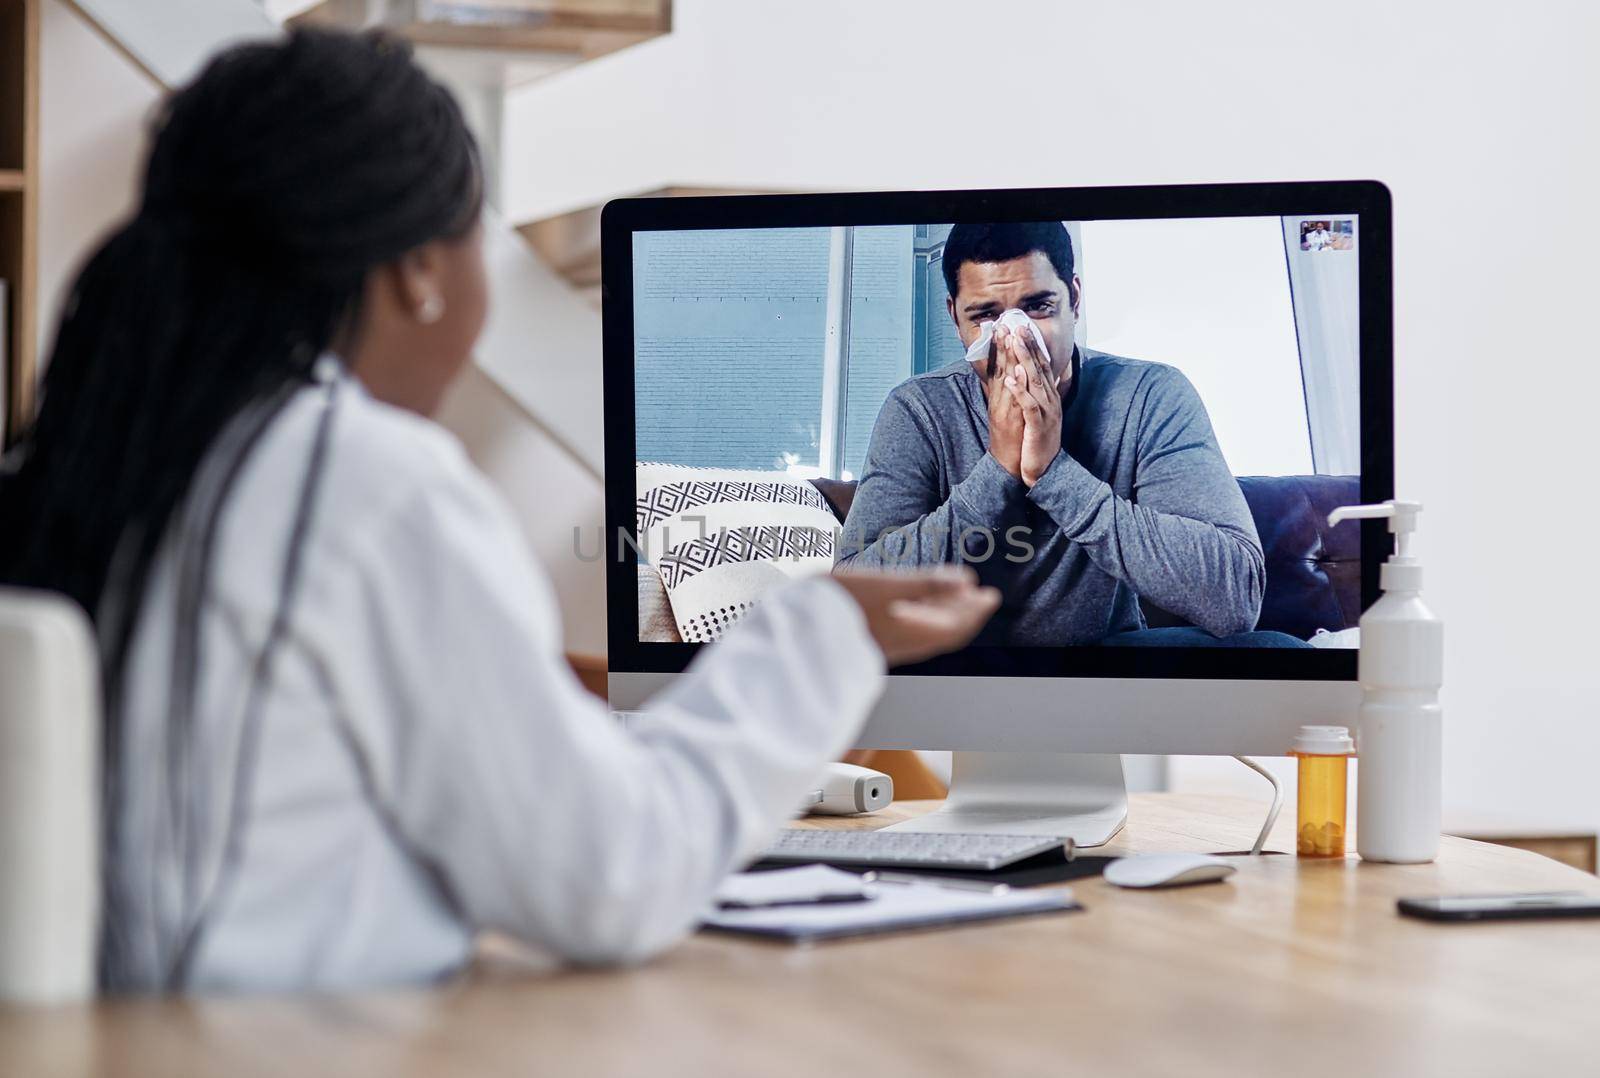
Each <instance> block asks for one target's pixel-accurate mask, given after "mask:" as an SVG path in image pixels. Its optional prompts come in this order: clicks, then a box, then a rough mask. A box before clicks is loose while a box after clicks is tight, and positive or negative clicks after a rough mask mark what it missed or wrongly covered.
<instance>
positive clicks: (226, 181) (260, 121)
mask: <svg viewBox="0 0 1600 1078" xmlns="http://www.w3.org/2000/svg"><path fill="white" fill-rule="evenodd" d="M481 192H482V180H481V174H480V170H479V161H478V153H477V149H476V146H475V145H474V143H473V140H472V136H471V135H470V133H469V132H468V130H467V128H466V125H465V123H464V122H463V119H462V116H461V112H460V109H459V107H458V106H457V104H456V102H455V100H454V99H453V98H452V97H451V96H450V94H449V92H448V91H446V90H445V89H444V88H443V87H442V86H440V85H438V84H437V83H435V82H434V81H432V80H431V79H430V78H429V77H428V76H427V75H426V74H425V73H424V72H423V71H422V70H421V69H420V68H419V67H418V66H417V65H416V63H415V62H414V61H413V59H412V57H411V53H410V50H409V48H408V47H407V46H406V45H405V44H404V43H402V42H400V41H397V40H396V39H393V38H390V37H387V36H383V35H379V34H371V33H368V34H359V35H356V34H348V33H340V32H335V31H329V30H311V29H306V30H298V31H295V32H294V33H292V34H290V35H289V36H288V37H286V38H283V39H279V40H276V41H273V42H270V43H253V44H247V45H242V46H238V47H235V48H232V49H229V50H227V51H226V52H223V53H221V54H220V55H218V56H217V57H216V58H215V59H213V60H212V61H211V62H210V63H209V64H208V65H207V67H206V68H205V70H204V71H203V72H202V73H201V74H200V76H199V77H198V78H197V79H195V81H194V82H192V83H191V84H190V85H188V86H187V87H185V88H184V89H182V90H179V91H178V92H176V93H174V94H173V95H172V96H171V97H170V98H169V99H168V100H167V101H166V103H165V105H164V107H163V108H162V110H161V112H160V113H159V115H158V116H157V117H156V119H155V122H154V125H153V132H152V147H151V150H150V156H149V160H148V163H147V166H146V170H145V178H144V188H143V200H142V203H141V205H140V207H139V210H138V212H137V214H136V215H135V216H134V217H133V218H132V220H130V221H128V222H127V223H126V224H125V225H123V226H122V227H121V228H120V229H118V230H117V231H116V232H115V233H114V234H113V235H112V236H111V237H110V238H109V239H108V240H106V242H105V243H104V245H103V246H101V247H100V249H99V250H98V251H97V252H96V253H95V254H94V255H93V256H92V257H91V258H90V259H89V261H88V263H87V264H86V265H85V266H84V268H83V270H82V272H81V273H80V274H79V276H78V278H77V281H76V282H75V284H74V286H73V288H72V290H71V293H70V295H69V297H68V300H67V303H66V309H65V313H64V315H63V317H62V320H61V324H60V327H59V329H58V331H57V335H56V339H55V345H54V349H53V351H52V353H51V356H50V360H49V364H48V366H47V369H46V372H45V376H44V381H43V388H42V397H41V407H40V411H39V414H38V417H37V418H36V420H35V421H34V422H33V423H32V425H31V427H30V428H29V429H28V430H27V431H26V432H25V433H24V435H23V437H22V440H21V441H20V443H19V444H18V446H17V447H16V449H14V450H13V451H12V453H11V454H8V457H7V460H6V464H5V467H4V469H0V519H4V520H5V521H6V522H7V523H6V527H4V528H3V529H0V582H4V583H8V584H15V585H22V586H27V587H36V588H44V589H49V590H52V591H57V592H63V593H65V594H66V595H68V596H70V597H71V598H73V599H75V600H76V601H77V602H78V603H79V604H80V605H82V606H83V607H84V609H85V610H87V611H88V612H89V613H90V615H91V617H92V618H94V619H95V620H96V622H97V628H98V630H99V633H100V637H101V640H102V642H103V646H104V649H105V653H104V655H103V660H104V662H105V666H106V673H107V677H108V688H114V687H115V685H116V683H117V682H118V680H119V677H120V673H121V668H122V664H123V661H124V659H125V658H126V653H127V647H128V643H129V636H130V635H131V632H132V626H133V622H134V620H135V619H136V617H137V614H138V610H139V606H140V601H141V599H142V596H143V593H144V587H145V580H146V577H147V575H148V572H149V570H150V566H151V563H152V560H153V558H154V555H155V552H156V549H157V547H158V545H159V544H160V542H161V540H162V536H163V533H164V532H165V531H166V529H167V527H168V524H169V521H170V520H171V518H172V516H173V514H174V511H175V509H176V508H177V506H178V505H179V504H180V503H181V502H182V501H183V499H184V497H185V495H186V493H187V492H188V490H189V488H190V486H191V481H192V480H193V478H194V476H195V473H196V470H197V468H198V467H199V465H200V462H201V459H202V458H203V457H204V456H205V454H206V452H207V450H208V449H209V448H210V447H211V446H212V444H213V443H214V442H215V441H216V439H217V437H218V435H219V433H220V432H221V431H222V430H223V429H224V427H225V426H227V425H228V423H229V422H230V421H231V420H232V419H233V418H234V417H236V416H238V415H239V414H240V413H241V412H243V411H244V410H245V409H246V407H247V406H248V405H250V404H252V403H253V402H260V401H263V400H271V399H286V395H285V394H284V393H283V392H282V390H283V389H284V388H285V387H286V386H289V385H292V384H299V383H303V382H304V381H305V380H306V379H307V378H308V377H309V372H310V369H311V366H312V364H313V363H314V362H315V361H316V359H317V357H318V356H320V355H321V354H323V353H324V352H325V351H327V350H328V349H329V348H330V346H331V345H332V344H333V343H334V341H335V339H336V337H337V336H338V335H339V334H340V332H341V331H343V330H344V329H346V328H347V327H350V326H351V325H353V324H354V322H355V320H356V319H357V318H358V315H359V311H358V306H359V301H360V297H361V294H362V288H363V283H364V281H365V279H366V277H367V274H368V273H369V272H370V271H371V270H372V269H373V268H375V267H377V266H380V265H383V264H385V263H387V262H390V261H392V260H394V259H395V258H397V257H398V256H400V255H401V254H403V253H404V252H406V251H408V250H410V249H412V248H415V247H417V246H419V245H421V244H423V243H426V242H429V241H432V240H438V239H446V238H452V237H456V236H461V235H465V234H466V233H467V232H469V231H470V230H471V228H472V226H473V224H474V223H475V221H476V219H477V216H478V212H479V209H480V205H481V197H482V196H481ZM114 561H115V564H116V580H115V587H114V588H108V581H109V580H110V579H111V572H112V566H113V562H114ZM110 592H115V593H116V594H110Z"/></svg>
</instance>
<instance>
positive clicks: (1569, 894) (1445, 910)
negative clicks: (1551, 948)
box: [1397, 891, 1600, 921]
mask: <svg viewBox="0 0 1600 1078" xmlns="http://www.w3.org/2000/svg"><path fill="white" fill-rule="evenodd" d="M1397 905H1398V906H1399V907H1400V912H1401V913H1403V914H1405V915H1406V916H1407V917H1421V918H1422V919H1423V920H1426V921H1521V920H1531V919H1533V918H1537V917H1600V895H1590V894H1584V893H1583V892H1581V891H1541V892H1536V893H1531V894H1522V895H1445V896H1441V897H1439V898H1402V899H1400V901H1399V902H1398V903H1397Z"/></svg>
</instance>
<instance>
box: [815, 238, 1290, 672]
mask: <svg viewBox="0 0 1600 1078" xmlns="http://www.w3.org/2000/svg"><path fill="white" fill-rule="evenodd" d="M943 270H944V277H945V284H946V286H947V288H948V291H949V298H948V300H947V301H946V302H947V307H948V310H949V312H950V316H951V318H952V319H953V320H954V322H955V327H956V332H957V334H958V335H959V336H960V338H961V342H962V344H963V345H966V346H967V347H968V348H971V347H972V345H973V343H974V342H975V341H976V340H977V339H978V338H979V336H980V334H981V332H982V327H983V325H984V323H986V322H995V321H996V320H997V319H999V318H1000V316H1001V315H1002V314H1003V313H1004V312H1005V311H1007V310H1010V309H1013V308H1015V309H1020V310H1021V311H1022V312H1023V313H1025V314H1026V315H1027V316H1028V317H1029V318H1030V319H1031V320H1032V323H1033V326H1034V327H1035V328H1037V329H1038V331H1039V337H1040V338H1042V341H1043V345H1044V347H1043V349H1041V348H1040V347H1039V342H1038V341H1036V340H1035V339H1034V335H1033V334H1032V333H1031V332H1028V331H1027V325H1026V323H1022V324H1021V325H1020V326H1018V327H1008V326H1005V325H999V326H996V327H995V328H994V342H993V344H992V345H991V347H990V348H989V349H988V354H987V355H981V356H979V357H978V358H976V359H974V360H973V361H971V362H958V363H953V364H949V365H947V366H945V367H943V368H941V369H939V370H935V371H930V372H928V373H926V374H921V375H917V376H916V377H913V378H911V379H909V380H907V381H906V382H903V383H901V384H900V385H899V386H897V387H896V388H895V389H894V390H893V391H892V392H891V393H890V394H889V397H888V399H887V400H886V401H885V402H884V405H883V409H882V411H881V412H880V413H879V415H878V420H877V424H876V426H875V427H874V428H873V432H872V441H871V444H870V446H869V447H868V450H867V455H866V460H865V463H864V466H863V470H862V476H861V482H860V485H859V487H858V489H857V491H856V494H855V499H854V501H853V503H852V505H851V508H850V512H849V515H848V517H847V518H846V520H845V526H844V534H843V536H842V537H841V542H840V546H839V557H838V562H839V565H840V566H849V565H908V564H928V563H936V562H957V561H965V562H969V563H972V564H974V565H975V566H976V567H977V568H978V571H979V573H980V574H981V575H982V576H983V577H985V578H986V580H987V581H988V582H990V583H994V584H996V585H998V586H999V587H1000V588H1001V590H1002V592H1003V593H1004V595H1005V605H1004V606H1003V607H1002V609H1001V611H1000V613H999V614H997V615H996V618H995V621H994V623H992V624H991V626H990V628H989V630H988V631H987V632H986V634H985V637H984V638H983V641H984V642H989V643H1006V644H1038V645H1063V644H1082V643H1095V642H1104V643H1116V644H1146V643H1163V644H1183V645H1196V644H1210V645H1219V644H1225V645H1244V646H1281V645H1291V646H1292V645H1294V644H1297V643H1299V641H1297V640H1295V639H1294V638H1292V637H1288V636H1285V635H1283V634H1279V633H1255V632H1252V631H1251V630H1253V629H1254V628H1255V623H1256V618H1257V616H1258V615H1259V613H1260V610H1261V597H1262V590H1263V587H1264V581H1265V569H1264V563H1263V558H1262V551H1261V541H1260V539H1259V538H1258V537H1257V535H1256V529H1255V523H1254V521H1253V520H1252V519H1251V516H1250V510H1249V508H1248V507H1247V506H1246V504H1245V500H1244V496H1243V494H1241V493H1240V490H1239V484H1238V482H1237V481H1236V480H1235V479H1234V476H1233V473H1232V472H1231V471H1230V470H1229V468H1228V464H1227V461H1225V460H1224V459H1223V457H1222V452H1221V450H1220V449H1219V448H1218V447H1217V440H1216V437H1215V436H1214V435H1213V433H1212V430H1211V422H1210V420H1209V419H1208V418H1207V416H1206V410H1205V407H1204V406H1203V405H1202V404H1201V403H1200V398H1199V397H1198V396H1197V395H1196V393H1195V391H1194V387H1193V386H1191V385H1190V384H1189V381H1188V379H1186V378H1185V377H1184V376H1183V375H1182V374H1181V373H1179V372H1178V371H1177V370H1175V369H1174V368H1172V367H1168V366H1164V365H1162V364H1159V363H1148V362H1143V361H1141V360H1136V359H1125V358H1122V357H1120V356H1111V355H1105V354H1102V353H1097V352H1093V351H1089V350H1084V351H1082V352H1081V353H1080V351H1079V350H1078V349H1077V347H1076V346H1075V345H1074V343H1073V333H1074V330H1075V327H1076V323H1077V317H1078V309H1079V301H1080V299H1081V296H1082V283H1081V282H1080V281H1079V279H1078V277H1077V275H1076V273H1075V272H1074V264H1073V251H1072V241H1071V239H1070V237H1069V236H1068V234H1067V230H1066V228H1065V227H1064V226H1063V225H1062V224H1061V223H1060V222H1057V221H1052V222H1045V223H1038V224H1032V223H1030V224H990V225H957V226H955V228H954V229H952V230H951V232H950V236H949V239H948V240H947V241H946V243H945V248H944V256H943ZM1198 286H1199V285H1198V283H1197V287H1198ZM1141 596H1142V597H1144V598H1145V599H1146V600H1147V601H1149V602H1150V603H1152V604H1154V605H1155V606H1157V607H1159V608H1161V609H1162V610H1165V611H1167V612H1169V613H1171V614H1174V615H1177V617H1179V618H1181V619H1183V620H1184V621H1187V622H1188V623H1189V626H1187V627H1177V628H1167V629H1158V630H1147V629H1146V623H1145V619H1144V616H1143V614H1142V613H1141V611H1140V606H1139V599H1140V597H1141Z"/></svg>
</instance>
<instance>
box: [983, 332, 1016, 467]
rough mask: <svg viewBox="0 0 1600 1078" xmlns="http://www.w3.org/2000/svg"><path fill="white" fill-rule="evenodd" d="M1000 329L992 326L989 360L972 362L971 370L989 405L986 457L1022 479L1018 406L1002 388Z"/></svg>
mask: <svg viewBox="0 0 1600 1078" xmlns="http://www.w3.org/2000/svg"><path fill="white" fill-rule="evenodd" d="M1004 329H1005V327H1004V326H997V327H995V338H994V340H993V341H992V342H991V343H990V345H989V358H988V359H978V360H974V361H973V363H972V369H973V370H974V371H976V372H977V375H978V381H979V382H980V383H981V384H982V386H983V398H984V400H985V401H987V402H988V404H989V455H990V456H992V457H994V459H995V460H997V461H999V462H1000V467H1002V468H1004V469H1005V470H1006V471H1008V472H1010V473H1011V474H1012V475H1014V476H1016V477H1017V478H1018V479H1021V478H1022V436H1023V423H1022V406H1021V405H1020V404H1018V402H1017V398H1016V397H1015V396H1014V395H1013V394H1012V393H1011V392H1010V391H1009V390H1008V389H1006V386H1005V381H1006V377H1007V373H1006V372H1007V371H1008V370H1009V369H1010V366H1009V365H1008V363H1007V362H1006V353H1005V350H1004V349H1003V348H1002V347H1001V346H1000V336H999V334H1000V333H1001V332H1002V331H1003V330H1004Z"/></svg>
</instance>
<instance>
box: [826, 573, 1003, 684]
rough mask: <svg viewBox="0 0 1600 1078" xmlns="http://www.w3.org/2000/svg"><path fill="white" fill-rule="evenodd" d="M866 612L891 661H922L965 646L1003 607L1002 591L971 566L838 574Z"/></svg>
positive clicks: (885, 654) (844, 585) (879, 644)
mask: <svg viewBox="0 0 1600 1078" xmlns="http://www.w3.org/2000/svg"><path fill="white" fill-rule="evenodd" d="M834 579H835V580H837V581H838V582H839V586H840V587H842V588H844V590H845V591H847V592H849V593H850V597H851V598H853V599H854V600H855V601H856V604H857V605H858V606H860V607H861V612H862V613H863V614H865V615H866V618H867V629H868V631H870V632H871V633H872V638H873V639H874V640H876V641H877V642H878V647H880V648H882V649H883V656H884V658H885V659H886V660H888V663H889V665H890V666H902V665H904V664H906V663H914V662H921V661H922V660H923V659H931V658H933V657H934V656H935V655H942V654H944V653H945V652H947V651H954V650H955V649H956V648H959V647H961V646H963V645H965V644H966V643H967V642H968V641H970V640H971V639H972V638H973V637H974V636H976V635H977V634H978V630H979V629H982V628H983V627H984V625H985V624H987V623H988V621H989V619H990V618H991V617H992V616H993V615H994V612H995V611H996V610H998V609H999V608H1000V593H999V592H998V591H997V590H995V589H994V588H989V587H980V586H979V585H978V575H977V574H976V573H974V572H973V571H972V570H971V569H969V568H966V567H965V566H958V565H947V566H940V567H938V568H935V569H918V570H908V571H903V572H902V571H891V572H875V571H868V570H848V571H845V572H840V573H836V574H834Z"/></svg>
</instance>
